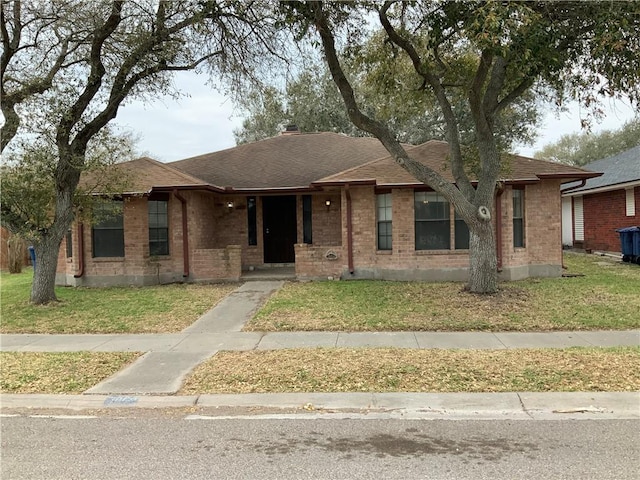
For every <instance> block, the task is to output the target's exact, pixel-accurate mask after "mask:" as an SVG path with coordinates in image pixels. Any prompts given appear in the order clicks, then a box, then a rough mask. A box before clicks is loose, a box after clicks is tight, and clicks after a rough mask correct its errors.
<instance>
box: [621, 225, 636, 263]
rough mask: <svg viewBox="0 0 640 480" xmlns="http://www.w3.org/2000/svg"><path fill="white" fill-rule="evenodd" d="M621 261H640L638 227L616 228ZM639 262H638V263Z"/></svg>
mask: <svg viewBox="0 0 640 480" xmlns="http://www.w3.org/2000/svg"><path fill="white" fill-rule="evenodd" d="M616 232H618V233H619V234H620V247H621V249H622V261H623V262H634V263H639V262H640V227H626V228H618V229H617V230H616ZM639 264H640V263H639Z"/></svg>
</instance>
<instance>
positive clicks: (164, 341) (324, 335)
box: [0, 330, 640, 355]
mask: <svg viewBox="0 0 640 480" xmlns="http://www.w3.org/2000/svg"><path fill="white" fill-rule="evenodd" d="M638 345H640V330H622V331H611V330H605V331H589V332H575V331H574V332H544V333H520V332H497V333H491V332H374V333H369V332H362V333H345V332H273V333H263V332H220V333H167V334H139V335H135V334H121V335H119V334H106V335H9V334H5V335H2V336H1V337H0V351H4V352H79V351H90V352H165V353H166V352H169V353H208V354H209V355H212V354H213V353H215V352H217V351H218V350H240V351H242V350H280V349H284V348H312V347H398V348H425V349H426V348H460V349H468V348H472V349H513V348H566V347H617V346H638Z"/></svg>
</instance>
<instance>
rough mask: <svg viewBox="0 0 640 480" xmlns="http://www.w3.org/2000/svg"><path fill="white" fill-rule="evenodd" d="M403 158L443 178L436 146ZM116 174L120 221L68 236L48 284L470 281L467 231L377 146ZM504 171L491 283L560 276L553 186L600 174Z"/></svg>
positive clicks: (250, 151)
mask: <svg viewBox="0 0 640 480" xmlns="http://www.w3.org/2000/svg"><path fill="white" fill-rule="evenodd" d="M406 148H407V150H408V151H409V153H410V154H411V155H412V157H413V158H415V159H416V160H418V161H420V162H423V163H424V164H426V165H429V166H430V167H432V168H434V169H436V170H438V171H440V172H441V173H442V174H443V175H444V176H445V177H446V178H448V179H449V180H450V181H453V178H452V176H451V174H450V173H449V171H448V168H447V158H448V146H447V144H446V143H445V142H439V141H430V142H427V143H425V144H422V145H419V146H407V147H406ZM120 168H124V169H126V170H127V172H128V173H129V176H130V177H131V179H132V184H133V187H132V188H131V191H130V192H128V193H126V194H125V195H123V197H122V200H120V201H116V202H115V203H116V204H117V205H118V206H119V207H118V208H120V211H121V213H120V214H119V215H116V216H115V217H112V218H111V219H110V220H108V221H103V222H102V223H100V224H97V225H93V226H88V225H87V226H83V225H81V224H78V225H75V226H74V227H73V228H72V233H71V235H70V237H68V239H67V241H66V242H64V243H63V246H62V248H61V251H60V259H59V266H58V277H57V281H58V283H60V284H67V285H112V284H152V283H164V282H177V281H188V282H198V281H217V280H238V279H240V278H241V276H242V275H243V272H245V271H247V270H250V269H254V268H261V267H266V266H270V267H274V266H288V267H289V268H290V267H291V266H295V274H296V277H297V278H299V279H311V278H325V279H326V278H328V277H333V278H386V279H426V280H466V279H467V278H468V263H469V254H468V245H469V234H468V230H467V227H466V225H465V224H464V222H463V221H462V220H460V219H458V218H457V216H456V215H455V212H454V209H453V207H452V206H451V205H450V204H449V203H448V202H447V201H446V200H445V199H444V198H443V197H442V196H441V195H438V194H437V193H435V192H433V191H432V190H431V189H430V188H428V187H426V186H425V185H424V184H421V183H419V182H418V181H416V180H415V179H414V178H413V177H411V176H410V175H409V174H408V173H407V172H406V171H404V170H403V169H402V168H401V167H399V166H398V165H397V164H396V163H395V162H394V161H393V160H392V159H391V157H389V155H388V153H387V152H386V150H384V148H383V147H382V146H381V144H380V143H379V142H378V140H376V139H373V138H351V137H346V136H344V135H339V134H334V133H315V134H301V133H287V134H283V135H281V136H278V137H274V138H270V139H267V140H262V141H259V142H255V143H251V144H246V145H240V146H237V147H235V148H230V149H227V150H223V151H220V152H215V153H210V154H206V155H201V156H198V157H193V158H189V159H186V160H181V161H178V162H173V163H168V164H163V163H159V162H156V161H154V160H151V159H149V158H141V159H137V160H133V161H131V162H127V163H124V164H121V165H120ZM506 171H508V172H509V173H508V174H506V175H505V176H504V178H503V179H502V180H503V181H502V182H501V190H500V192H499V194H498V196H497V199H496V204H495V205H493V206H492V207H493V209H494V215H493V218H494V224H495V227H496V231H497V236H496V243H497V249H498V255H499V264H500V265H499V268H500V271H501V278H503V279H519V278H525V277H529V276H556V275H560V274H561V269H562V251H561V217H560V185H561V183H562V182H566V181H568V180H577V179H582V178H590V177H592V176H594V175H596V174H594V173H591V172H586V171H584V170H582V169H579V168H575V167H569V166H566V165H560V164H557V163H550V162H544V161H540V160H534V159H530V158H524V157H517V156H514V157H512V161H511V164H510V165H509V166H508V168H507V169H506Z"/></svg>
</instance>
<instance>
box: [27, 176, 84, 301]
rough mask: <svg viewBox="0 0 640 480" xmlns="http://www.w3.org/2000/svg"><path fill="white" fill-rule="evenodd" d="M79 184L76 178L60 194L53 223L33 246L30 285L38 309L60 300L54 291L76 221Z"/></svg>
mask: <svg viewBox="0 0 640 480" xmlns="http://www.w3.org/2000/svg"><path fill="white" fill-rule="evenodd" d="M77 184H78V181H77V178H76V179H75V184H74V185H72V186H68V187H67V188H64V189H61V190H58V193H57V195H56V206H55V212H56V213H55V216H54V219H53V222H52V224H51V226H50V227H49V228H48V229H47V230H46V231H44V232H42V233H41V235H40V238H39V239H38V240H36V241H35V242H34V244H33V247H34V249H35V252H36V262H35V268H34V272H33V284H32V285H31V303H34V304H36V305H43V304H46V303H49V302H55V301H57V300H58V298H57V297H56V291H55V284H56V270H57V268H58V254H59V252H60V245H61V244H62V239H63V238H64V236H65V234H66V233H67V230H68V229H69V227H70V226H71V222H72V221H73V202H72V199H73V192H74V191H75V188H76V185H77Z"/></svg>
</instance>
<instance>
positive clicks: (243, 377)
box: [180, 347, 640, 394]
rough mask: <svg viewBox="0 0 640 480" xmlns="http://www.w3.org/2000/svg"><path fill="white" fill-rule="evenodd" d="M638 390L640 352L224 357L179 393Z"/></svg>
mask: <svg viewBox="0 0 640 480" xmlns="http://www.w3.org/2000/svg"><path fill="white" fill-rule="evenodd" d="M636 390H640V348H637V347H620V348H568V349H523V350H409V349H393V348H380V349H366V348H361V349H341V348H332V349H322V348H319V349H292V350H275V351H252V352H220V353H218V354H217V355H215V356H214V357H212V358H211V359H210V360H208V361H207V362H206V363H204V364H202V365H200V366H199V367H198V368H197V369H196V370H195V371H194V372H193V374H192V375H191V376H190V377H189V378H188V379H187V381H186V383H185V384H184V386H183V388H182V390H181V392H180V393H181V394H195V393H275V392H512V391H531V392H548V391H557V392H572V391H608V392H610V391H636Z"/></svg>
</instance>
